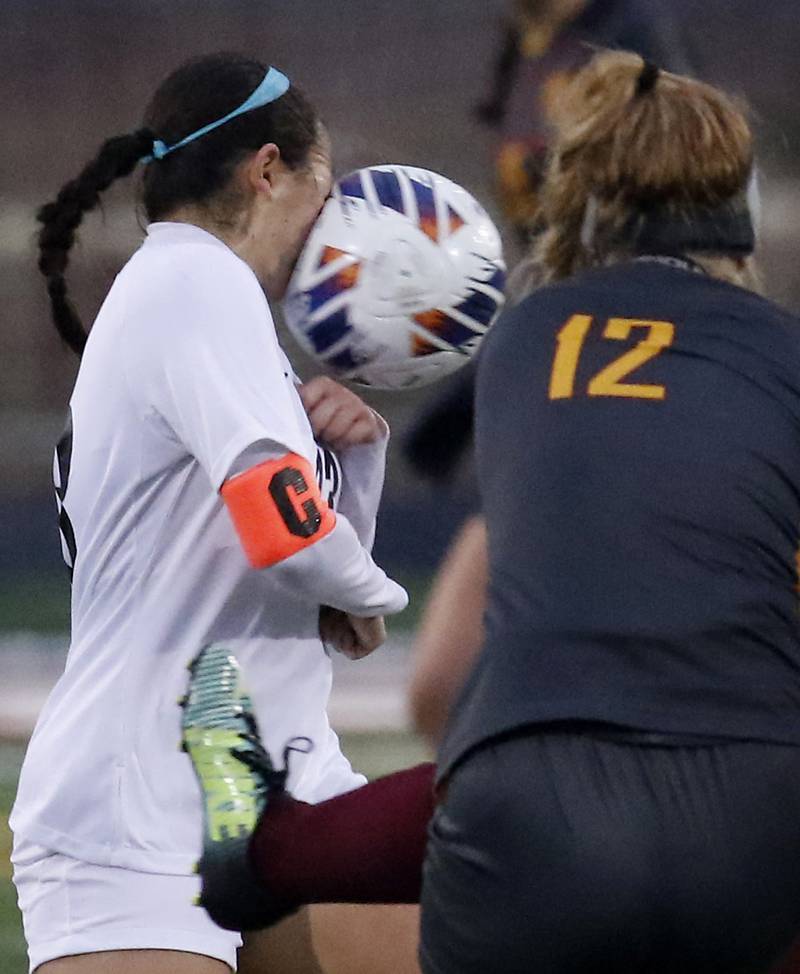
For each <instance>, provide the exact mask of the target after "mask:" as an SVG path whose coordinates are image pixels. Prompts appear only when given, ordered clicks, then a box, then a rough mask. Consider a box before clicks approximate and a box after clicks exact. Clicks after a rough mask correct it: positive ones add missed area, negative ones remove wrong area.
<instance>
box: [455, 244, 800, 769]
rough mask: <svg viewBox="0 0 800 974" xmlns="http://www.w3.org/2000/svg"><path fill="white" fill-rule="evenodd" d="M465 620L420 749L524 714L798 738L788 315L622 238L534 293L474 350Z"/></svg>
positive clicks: (798, 474) (798, 452)
mask: <svg viewBox="0 0 800 974" xmlns="http://www.w3.org/2000/svg"><path fill="white" fill-rule="evenodd" d="M476 435H477V466H478V476H479V479H480V488H481V496H482V506H483V510H484V513H485V516H486V521H487V526H488V536H489V549H490V551H489V557H490V592H489V607H488V613H487V640H486V645H485V647H484V650H483V653H482V655H481V658H480V661H479V663H478V665H477V667H476V669H475V671H474V672H473V674H472V677H471V679H470V682H469V684H468V686H467V688H466V690H465V692H464V694H463V696H462V698H461V700H460V703H459V706H458V708H457V712H456V714H455V715H454V718H453V720H452V721H451V726H450V728H449V731H448V735H447V739H446V742H445V745H444V748H443V754H442V770H443V771H446V770H447V768H448V767H449V766H452V763H453V762H454V761H455V760H457V759H458V758H459V756H461V755H463V754H464V753H465V752H466V751H467V750H468V749H470V748H471V747H472V746H474V745H475V744H477V743H479V742H481V741H483V740H485V739H487V738H489V737H492V736H494V735H497V734H501V733H503V732H506V731H509V730H511V729H513V728H515V727H519V726H522V725H525V724H530V723H538V722H549V721H562V720H569V721H575V720H581V721H582V720H587V721H601V722H604V723H610V724H615V725H618V726H620V727H627V728H632V729H635V730H637V731H645V732H655V733H659V734H667V735H683V734H689V735H695V736H697V735H701V736H710V737H722V738H746V739H760V740H769V741H783V742H787V743H794V744H800V631H799V629H798V614H797V596H796V577H797V576H796V569H795V552H796V551H797V547H798V529H799V528H800V322H798V321H797V320H796V319H795V318H793V317H792V316H791V315H789V314H788V313H787V312H785V311H783V310H781V309H780V308H778V307H776V306H775V305H774V304H771V303H770V302H768V301H766V300H764V299H762V298H760V297H758V296H756V295H754V294H752V293H750V292H748V291H744V290H742V289H740V288H737V287H734V286H732V285H729V284H726V283H723V282H720V281H717V280H714V279H712V278H710V277H708V276H706V275H705V274H704V273H702V272H700V271H699V269H697V268H694V267H693V266H692V265H690V264H688V263H683V262H680V261H671V260H669V259H664V258H661V259H655V258H644V259H639V260H635V261H630V262H626V263H623V264H619V265H616V266H614V267H611V268H605V269H602V270H597V271H592V272H590V273H587V274H585V275H582V276H580V277H578V278H575V279H573V280H570V281H567V282H563V283H559V284H556V285H551V286H549V287H546V288H543V289H542V290H540V291H538V292H536V293H534V294H533V295H531V296H530V297H528V298H527V299H526V300H525V301H523V302H522V303H521V304H519V305H518V306H517V307H515V308H513V309H512V310H510V311H508V312H506V313H505V314H504V315H503V316H502V317H501V319H500V321H499V322H498V323H497V325H496V326H495V327H494V329H493V330H492V332H491V333H490V335H489V336H488V338H487V340H486V345H485V349H484V351H483V354H482V357H481V361H480V364H479V370H478V396H477V406H476Z"/></svg>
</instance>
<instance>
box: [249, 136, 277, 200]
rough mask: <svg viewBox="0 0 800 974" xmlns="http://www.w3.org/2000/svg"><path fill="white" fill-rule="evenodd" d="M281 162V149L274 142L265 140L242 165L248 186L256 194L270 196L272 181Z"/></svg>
mask: <svg viewBox="0 0 800 974" xmlns="http://www.w3.org/2000/svg"><path fill="white" fill-rule="evenodd" d="M280 162H281V150H280V149H279V148H278V147H277V145H275V143H274V142H267V143H266V144H265V145H262V146H261V148H260V149H259V150H258V152H256V153H255V154H254V155H252V156H250V158H249V159H248V160H247V162H246V163H245V165H244V176H245V180H246V182H247V185H248V186H249V188H250V189H251V190H252V191H253V192H255V193H258V194H264V195H266V196H267V197H271V196H272V192H273V183H274V181H275V176H276V173H277V170H278V168H279V166H280Z"/></svg>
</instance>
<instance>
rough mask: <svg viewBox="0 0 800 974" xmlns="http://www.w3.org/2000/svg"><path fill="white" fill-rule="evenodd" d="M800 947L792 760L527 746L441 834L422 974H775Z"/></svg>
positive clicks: (435, 843)
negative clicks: (795, 945) (796, 942)
mask: <svg viewBox="0 0 800 974" xmlns="http://www.w3.org/2000/svg"><path fill="white" fill-rule="evenodd" d="M798 932H800V748H798V747H790V746H784V745H778V744H765V743H751V742H736V741H731V742H725V743H714V744H704V745H702V746H653V745H651V744H644V743H631V742H630V741H627V740H620V739H614V738H613V737H609V738H607V737H604V736H602V733H601V732H598V731H597V730H596V729H595V730H593V731H592V732H590V733H589V732H584V733H572V732H569V733H566V732H553V731H552V730H549V731H547V732H543V731H541V730H539V731H538V732H533V731H528V732H526V733H525V734H524V735H517V736H514V737H510V738H508V739H505V740H503V741H500V742H495V743H491V744H487V745H484V746H482V747H481V748H479V749H478V750H477V751H475V752H473V753H472V754H471V755H470V756H469V757H467V758H466V759H465V760H464V762H463V763H462V764H460V765H459V766H458V767H457V768H456V769H455V771H454V772H453V774H452V776H451V778H450V780H449V782H448V787H447V792H446V796H445V798H444V800H443V802H442V804H441V805H440V806H439V808H438V809H437V811H436V814H435V816H434V818H433V821H432V823H431V828H430V840H429V845H428V854H427V859H426V862H425V872H424V882H423V891H422V945H421V960H422V968H423V971H424V972H425V974H473V972H474V974H584V972H585V974H633V972H635V974H717V972H719V974H759V972H764V974H766V972H768V971H769V970H770V968H771V967H772V965H773V964H774V963H775V962H777V961H778V960H779V959H780V956H781V954H782V953H783V952H784V951H785V950H787V949H788V947H789V945H790V943H791V941H792V940H793V939H794V938H795V935H796V934H797V933H798Z"/></svg>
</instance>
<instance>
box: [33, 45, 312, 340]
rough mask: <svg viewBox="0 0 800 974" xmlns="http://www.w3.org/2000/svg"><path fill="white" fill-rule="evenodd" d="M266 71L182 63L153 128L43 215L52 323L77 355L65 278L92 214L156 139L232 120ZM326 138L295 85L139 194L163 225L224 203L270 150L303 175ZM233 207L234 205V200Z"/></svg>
mask: <svg viewBox="0 0 800 974" xmlns="http://www.w3.org/2000/svg"><path fill="white" fill-rule="evenodd" d="M266 71H267V65H265V64H262V63H260V62H259V61H254V60H250V59H248V58H244V57H242V56H240V55H236V54H214V55H210V56H207V57H202V58H197V59H195V60H192V61H189V62H188V63H186V64H184V65H183V66H182V67H180V68H178V70H177V71H175V72H173V73H172V74H171V75H170V76H169V77H168V78H167V79H166V80H165V81H164V82H163V83H162V84H161V85H160V86H159V88H158V90H157V91H156V93H155V95H154V96H153V99H152V101H151V102H150V105H149V106H148V108H147V111H146V112H145V127H144V128H141V129H139V130H138V131H136V132H134V133H132V134H130V135H121V136H117V137H115V138H112V139H109V140H108V141H106V142H104V143H103V145H102V146H101V147H100V150H99V151H98V153H97V155H96V157H95V158H94V159H93V160H92V161H91V162H90V163H89V164H88V165H87V166H86V167H85V168H84V169H83V171H82V172H81V174H80V175H79V176H78V177H77V179H73V180H71V181H70V182H69V183H67V184H66V185H65V186H64V187H63V188H62V189H61V191H60V192H59V194H58V196H57V197H56V198H55V200H54V201H53V202H51V203H47V204H45V205H44V206H42V207H41V209H40V210H39V211H38V213H37V214H36V218H37V220H38V221H39V223H40V224H41V225H42V226H41V229H40V231H39V238H38V240H39V270H41V272H42V274H44V276H45V278H46V280H47V291H48V294H49V295H50V305H51V311H52V316H53V321H54V323H55V326H56V329H57V330H58V333H59V335H61V337H62V338H63V339H64V341H65V342H66V343H67V345H69V347H70V348H71V349H72V350H73V351H74V352H75V353H76V354H77V355H80V354H81V353H82V352H83V349H84V346H85V344H86V338H87V333H86V329H85V328H84V326H83V324H82V322H81V319H80V316H79V315H78V313H77V311H76V310H75V308H74V306H73V304H72V302H71V301H70V299H69V297H68V295H67V285H66V280H65V278H64V274H65V272H66V269H67V264H68V263H69V252H70V249H71V248H72V245H73V244H74V242H75V232H76V230H77V229H78V227H79V226H80V224H81V221H82V220H83V216H84V214H85V213H87V212H89V211H90V210H93V209H94V208H95V207H96V206H97V204H98V203H99V201H100V194H101V193H102V192H103V191H104V190H106V189H108V187H109V186H110V185H111V184H112V183H113V182H114V180H115V179H120V178H121V177H123V176H128V175H129V174H130V173H131V172H133V170H134V169H135V168H136V165H137V163H138V162H139V161H140V160H142V159H144V158H146V157H147V156H149V155H150V153H151V152H152V149H153V141H154V140H155V139H161V140H162V141H164V142H165V143H166V144H167V145H174V144H175V143H176V142H179V141H180V140H181V139H182V138H184V137H185V136H187V135H189V134H190V133H191V132H194V131H196V130H197V129H199V128H202V127H203V126H204V125H207V124H209V123H210V122H213V121H216V120H217V119H219V118H222V117H223V116H224V115H227V114H228V112H230V111H232V110H233V109H234V108H236V107H237V106H238V105H240V104H241V103H242V102H243V101H244V100H245V99H246V98H247V97H248V96H249V95H250V94H251V93H252V92H253V91H254V90H255V89H256V87H257V86H258V84H259V83H260V82H261V80H262V79H263V77H264V75H265V74H266ZM318 137H319V120H318V116H317V114H316V112H315V110H314V108H313V107H312V106H311V105H310V103H309V102H308V100H307V99H306V98H305V96H304V95H303V94H302V92H301V91H300V90H299V89H298V88H296V87H295V86H294V85H292V87H291V88H290V89H289V90H288V91H287V92H286V93H285V94H284V95H282V96H281V97H280V98H278V99H277V100H276V101H274V102H271V103H270V104H268V105H264V106H262V107H261V108H257V109H254V110H253V111H250V112H245V113H244V114H242V115H240V116H238V117H237V118H235V119H232V120H231V121H230V122H227V123H225V124H224V125H221V126H220V127H219V128H218V129H214V130H213V131H212V132H209V133H208V134H207V135H204V136H202V137H200V138H198V139H197V140H196V141H194V142H190V143H189V144H188V145H186V146H183V147H182V148H180V149H177V150H176V151H175V152H174V153H170V154H169V155H167V156H166V157H165V158H164V159H160V160H155V161H152V162H150V163H148V164H147V166H146V167H145V170H144V178H143V180H142V193H141V195H142V202H143V204H144V210H145V213H146V215H147V218H148V220H150V221H155V220H162V219H164V218H165V217H168V215H169V213H170V212H171V211H173V210H174V209H175V208H176V207H178V206H181V205H184V204H186V203H203V202H210V201H211V200H212V199H214V198H215V197H217V198H221V196H222V193H223V191H224V190H225V188H226V187H227V186H228V184H229V181H230V179H231V176H232V174H233V170H234V168H235V167H236V165H237V164H238V163H239V162H240V161H241V160H242V159H243V158H244V157H245V156H246V155H247V154H248V153H249V152H255V151H256V150H258V149H259V148H260V147H261V146H262V145H264V144H265V143H267V142H274V143H275V144H276V145H277V146H278V148H279V149H280V150H281V158H282V159H283V161H284V162H285V163H286V165H287V166H289V167H290V168H293V169H296V168H300V167H302V166H303V165H305V164H306V162H307V161H308V155H309V151H310V149H311V148H312V146H313V145H314V144H315V143H316V142H317V139H318ZM227 205H228V206H229V207H230V206H232V205H233V204H232V203H231V201H230V200H228V201H227Z"/></svg>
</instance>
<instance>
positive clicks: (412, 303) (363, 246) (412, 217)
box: [284, 166, 505, 389]
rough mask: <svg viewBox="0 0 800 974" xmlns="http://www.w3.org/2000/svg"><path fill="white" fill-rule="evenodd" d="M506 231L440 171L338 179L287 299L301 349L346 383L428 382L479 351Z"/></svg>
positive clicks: (374, 172) (372, 171)
mask: <svg viewBox="0 0 800 974" xmlns="http://www.w3.org/2000/svg"><path fill="white" fill-rule="evenodd" d="M504 284H505V264H504V262H503V251H502V244H501V242H500V235H499V233H498V232H497V229H496V227H495V226H494V224H493V223H492V221H491V219H490V218H489V215H488V214H487V213H486V211H485V210H484V209H483V207H482V206H481V205H480V204H479V203H478V202H477V201H476V200H475V199H474V198H473V197H472V196H470V194H469V193H468V192H467V191H466V190H465V189H462V188H461V187H460V186H457V185H456V184H455V183H453V182H451V181H450V180H449V179H445V178H444V176H439V175H437V174H436V173H433V172H428V171H427V170H425V169H415V168H412V167H411V166H372V167H370V168H369V169H360V170H358V171H357V172H354V173H351V174H350V175H349V176H346V177H345V178H344V179H342V180H340V182H339V183H337V185H336V186H335V188H334V190H333V194H332V196H331V198H330V199H329V200H328V201H327V202H326V203H325V206H324V207H323V209H322V212H321V213H320V216H319V219H318V220H317V222H316V223H315V225H314V227H313V228H312V230H311V234H310V235H309V238H308V240H307V241H306V244H305V246H304V248H303V252H302V254H301V255H300V258H299V260H298V263H297V267H296V268H295V271H294V274H293V275H292V279H291V281H290V283H289V289H288V292H287V296H286V299H285V303H284V313H285V318H286V323H287V325H288V327H289V330H290V331H291V333H292V334H293V335H294V336H295V338H296V339H297V340H298V342H299V343H300V345H301V346H302V347H303V348H304V349H305V350H306V351H307V352H309V353H310V354H311V355H312V356H313V357H314V358H315V359H317V361H319V362H321V363H322V364H323V365H325V366H326V367H327V368H328V370H329V371H331V372H333V373H334V375H336V376H337V377H338V378H342V379H348V380H350V381H352V382H356V383H359V384H361V385H367V386H373V387H376V388H379V389H403V388H410V387H412V386H420V385H424V384H426V383H428V382H433V381H434V380H436V379H438V378H440V377H441V376H444V375H447V374H448V373H450V372H454V371H455V370H456V369H458V368H459V367H460V366H462V365H463V364H464V363H465V362H467V361H468V360H469V359H470V357H471V356H472V355H474V354H475V352H476V350H477V348H478V346H479V345H480V343H481V339H482V338H483V336H484V334H485V333H486V330H487V329H488V328H489V326H490V325H491V323H492V322H493V321H494V319H495V317H496V316H497V314H498V312H499V311H500V309H501V307H502V306H503V301H504V298H503V286H504Z"/></svg>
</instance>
